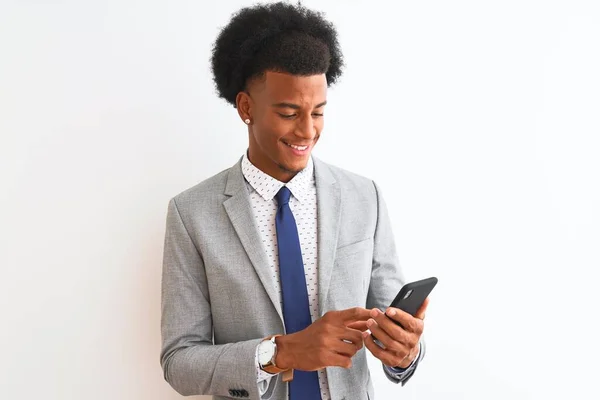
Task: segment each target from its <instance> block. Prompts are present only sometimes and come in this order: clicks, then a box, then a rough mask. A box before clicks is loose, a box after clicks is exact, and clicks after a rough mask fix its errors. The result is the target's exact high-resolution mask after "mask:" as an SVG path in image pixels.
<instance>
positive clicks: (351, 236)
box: [160, 157, 425, 400]
mask: <svg viewBox="0 0 600 400" xmlns="http://www.w3.org/2000/svg"><path fill="white" fill-rule="evenodd" d="M313 160H314V165H315V181H316V186H317V202H318V208H317V213H318V223H317V230H318V232H317V235H318V286H319V312H320V314H321V315H323V314H324V313H326V312H327V311H330V310H342V309H347V308H351V307H356V306H360V307H367V308H372V307H378V308H381V309H384V308H385V307H387V306H389V304H390V303H391V301H392V300H393V298H394V296H395V295H396V294H397V292H398V290H399V289H400V287H401V286H402V285H403V284H404V279H403V277H402V273H401V271H400V267H399V262H398V257H397V254H396V247H395V244H394V238H393V235H392V230H391V227H390V222H389V218H388V215H387V211H386V207H385V204H384V202H383V199H382V197H381V194H380V192H379V190H378V188H377V186H376V185H375V183H374V182H373V181H371V180H369V179H366V178H363V177H360V176H358V175H355V174H352V173H350V172H347V171H345V170H342V169H340V168H337V167H334V166H331V165H329V164H326V163H324V162H322V161H320V160H319V159H317V158H316V157H313ZM240 161H241V160H240ZM272 279H273V278H272V276H271V273H270V269H269V261H268V260H267V256H266V252H265V251H264V249H263V247H262V242H261V241H260V238H259V235H258V230H257V227H256V223H255V221H254V217H253V213H252V209H251V205H250V196H249V193H248V190H247V188H246V184H245V180H244V177H243V175H242V170H241V162H238V163H237V164H236V165H234V166H233V167H232V168H230V169H227V170H225V171H222V172H221V173H219V174H217V175H215V176H213V177H212V178H209V179H207V180H205V181H204V182H201V183H200V184H198V185H196V186H194V187H192V188H190V189H188V190H186V191H184V192H183V193H180V194H179V195H177V196H175V197H174V198H173V199H171V201H170V202H169V208H168V215H167V225H166V236H165V247H164V260H163V276H162V320H161V328H162V350H161V355H160V357H161V364H162V368H163V371H164V376H165V379H166V380H167V382H169V384H170V385H171V386H172V387H173V388H174V389H175V390H177V391H178V392H179V393H180V394H183V395H197V394H212V395H215V398H216V399H225V398H235V397H239V396H240V395H241V394H245V393H247V395H248V396H249V397H248V398H250V399H259V398H260V396H259V392H258V387H257V383H256V381H257V376H256V367H255V351H256V346H257V345H258V343H259V342H260V341H261V340H262V338H264V337H266V336H269V335H272V334H276V333H285V327H284V323H283V315H282V311H281V306H280V299H279V295H278V293H277V291H276V290H275V287H274V284H273V280H272ZM421 345H422V351H421V357H420V358H422V357H423V355H424V354H425V351H424V349H425V347H424V343H422V344H421ZM365 351H366V349H365V348H363V349H362V350H360V351H359V352H358V353H356V355H355V356H354V358H353V360H352V361H353V366H352V367H351V368H349V369H344V368H339V367H332V368H327V370H326V371H327V378H328V381H329V388H330V391H331V396H332V399H335V400H340V399H346V400H353V399H361V400H362V399H371V400H372V399H373V398H374V396H373V386H372V383H371V378H370V374H369V369H368V366H367V359H366V353H365ZM415 367H416V366H415ZM413 371H414V370H413ZM410 375H412V374H410ZM409 377H410V376H409ZM390 379H392V380H393V378H392V377H390ZM406 380H407V379H405V380H404V381H403V382H402V383H403V384H404V383H405V382H406ZM287 386H288V385H287V384H285V383H283V382H282V381H281V377H277V378H273V379H271V382H270V385H269V389H268V391H267V393H266V394H265V396H264V397H263V398H271V399H276V400H280V399H281V400H283V399H287Z"/></svg>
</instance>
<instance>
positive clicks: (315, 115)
mask: <svg viewBox="0 0 600 400" xmlns="http://www.w3.org/2000/svg"><path fill="white" fill-rule="evenodd" d="M322 116H323V114H317V113H313V117H322Z"/></svg>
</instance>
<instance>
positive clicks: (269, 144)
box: [237, 72, 327, 182]
mask: <svg viewBox="0 0 600 400" xmlns="http://www.w3.org/2000/svg"><path fill="white" fill-rule="evenodd" d="M326 97H327V79H326V77H325V74H322V75H312V76H297V75H291V74H286V73H280V72H266V73H265V76H264V77H262V78H260V79H256V80H255V81H253V82H251V83H250V84H249V85H248V92H247V93H246V92H240V93H239V94H238V96H237V109H238V112H239V114H240V117H241V118H242V120H245V119H246V118H248V119H250V121H251V122H250V124H249V126H248V134H249V147H248V152H249V158H250V161H251V162H252V164H254V165H255V166H256V167H257V168H259V169H260V170H261V171H263V172H265V173H266V174H268V175H270V176H272V177H273V178H275V179H277V180H279V181H282V182H288V181H289V180H290V179H292V178H293V177H294V175H296V174H297V173H298V172H300V171H301V170H302V169H304V168H305V167H306V164H307V163H308V161H309V158H310V154H311V152H312V149H313V148H314V146H315V144H316V143H317V141H318V140H319V136H320V135H321V131H322V130H323V112H324V108H325V103H326Z"/></svg>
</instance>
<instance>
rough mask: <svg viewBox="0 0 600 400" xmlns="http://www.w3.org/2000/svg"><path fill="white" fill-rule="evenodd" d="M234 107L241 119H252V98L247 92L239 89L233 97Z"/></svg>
mask: <svg viewBox="0 0 600 400" xmlns="http://www.w3.org/2000/svg"><path fill="white" fill-rule="evenodd" d="M235 107H236V108H237V110H238V114H239V116H240V118H241V119H242V121H244V120H246V119H249V120H250V121H252V99H251V98H250V95H248V93H246V92H244V91H241V92H239V93H238V94H237V96H236V97H235Z"/></svg>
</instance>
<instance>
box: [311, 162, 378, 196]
mask: <svg viewBox="0 0 600 400" xmlns="http://www.w3.org/2000/svg"><path fill="white" fill-rule="evenodd" d="M314 160H315V169H316V173H317V174H318V173H323V172H325V173H326V174H331V176H332V177H333V179H334V180H335V181H336V182H338V184H339V185H340V188H341V189H342V190H344V191H354V192H356V193H365V194H376V185H375V182H374V181H373V180H372V179H371V178H369V177H366V176H363V175H360V174H357V173H355V172H352V171H349V170H347V169H344V168H341V167H338V166H335V165H332V164H329V163H326V162H324V161H322V160H320V159H318V158H314Z"/></svg>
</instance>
